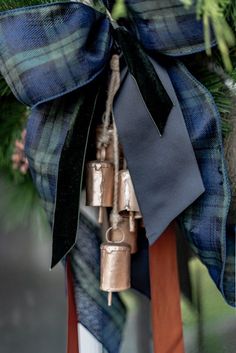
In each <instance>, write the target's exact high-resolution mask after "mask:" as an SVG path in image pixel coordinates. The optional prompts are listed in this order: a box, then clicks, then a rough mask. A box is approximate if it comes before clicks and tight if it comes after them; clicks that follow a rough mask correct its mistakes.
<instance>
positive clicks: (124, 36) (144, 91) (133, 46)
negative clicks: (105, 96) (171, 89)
mask: <svg viewBox="0 0 236 353" xmlns="http://www.w3.org/2000/svg"><path fill="white" fill-rule="evenodd" d="M114 36H115V39H116V41H117V44H118V46H119V47H120V49H121V51H122V53H123V55H124V59H125V62H126V64H127V66H128V69H129V72H130V74H131V75H132V76H133V78H134V79H135V81H136V83H137V85H138V88H139V91H140V93H141V95H142V98H143V100H144V102H145V104H146V107H147V109H148V111H149V113H150V114H151V116H152V118H153V120H154V121H155V124H156V126H157V128H158V131H159V134H160V135H162V134H163V132H164V129H165V125H166V122H167V120H168V116H169V114H170V111H171V109H172V107H173V103H172V101H171V99H170V97H169V95H168V93H167V92H166V90H165V88H164V86H163V84H162V82H161V80H160V78H159V77H158V75H157V73H156V71H155V69H154V67H153V65H152V63H151V61H150V60H149V58H148V56H147V54H146V53H145V51H144V50H143V48H142V47H141V45H140V43H139V42H138V41H137V39H136V38H134V37H133V36H132V35H131V34H130V33H129V32H128V31H127V30H126V29H125V28H124V27H118V28H116V29H115V30H114Z"/></svg>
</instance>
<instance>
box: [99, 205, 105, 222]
mask: <svg viewBox="0 0 236 353" xmlns="http://www.w3.org/2000/svg"><path fill="white" fill-rule="evenodd" d="M103 216H104V208H103V207H102V206H100V207H99V211H98V223H99V224H102V223H103Z"/></svg>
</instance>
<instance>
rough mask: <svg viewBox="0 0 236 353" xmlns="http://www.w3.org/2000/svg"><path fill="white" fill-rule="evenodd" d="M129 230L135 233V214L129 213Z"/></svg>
mask: <svg viewBox="0 0 236 353" xmlns="http://www.w3.org/2000/svg"><path fill="white" fill-rule="evenodd" d="M129 229H130V231H131V232H135V212H133V211H130V212H129Z"/></svg>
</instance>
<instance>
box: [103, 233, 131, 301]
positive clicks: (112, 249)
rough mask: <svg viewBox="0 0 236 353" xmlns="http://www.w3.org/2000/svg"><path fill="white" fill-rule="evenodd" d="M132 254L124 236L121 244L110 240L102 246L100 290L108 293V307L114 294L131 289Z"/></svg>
mask: <svg viewBox="0 0 236 353" xmlns="http://www.w3.org/2000/svg"><path fill="white" fill-rule="evenodd" d="M111 229H112V228H110V230H111ZM122 234H123V232H122ZM130 253H131V247H130V245H129V244H127V243H125V242H124V241H123V236H122V239H121V240H120V241H119V242H113V241H110V240H108V241H107V242H105V243H103V244H102V245H101V272H100V288H101V290H103V291H105V292H108V305H111V301H112V293H113V292H120V291H123V290H126V289H129V288H130V261H131V255H130Z"/></svg>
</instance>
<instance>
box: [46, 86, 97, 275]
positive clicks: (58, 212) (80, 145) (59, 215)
mask: <svg viewBox="0 0 236 353" xmlns="http://www.w3.org/2000/svg"><path fill="white" fill-rule="evenodd" d="M99 89H100V85H99V83H98V82H97V80H96V82H93V83H92V84H90V85H88V86H86V87H85V88H83V89H81V90H79V91H78V97H79V98H78V99H79V100H80V105H79V109H78V113H77V117H76V119H75V121H74V123H73V124H72V126H71V127H70V129H69V131H68V133H67V136H66V140H65V142H64V145H63V148H62V152H61V156H60V162H59V169H58V181H57V195H56V204H55V213H54V225H53V248H52V263H51V268H53V267H54V266H56V264H57V263H58V262H59V261H60V260H61V259H62V258H63V257H64V256H65V255H66V254H67V253H68V252H69V251H70V250H71V249H72V248H73V246H74V244H75V242H76V234H77V228H78V222H79V207H80V195H81V189H82V180H83V170H84V163H85V156H86V149H87V142H88V137H89V131H90V126H91V122H92V119H93V116H94V110H95V106H96V101H97V96H98V92H99Z"/></svg>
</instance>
